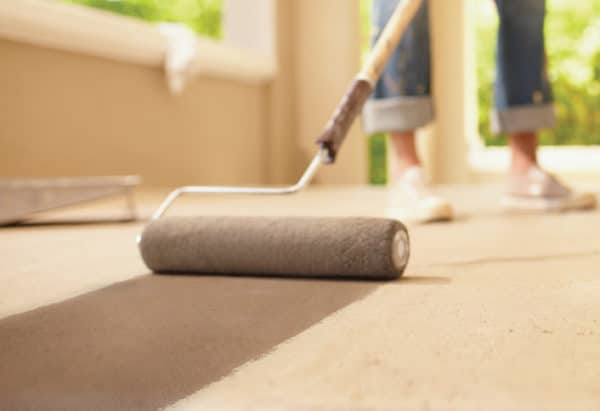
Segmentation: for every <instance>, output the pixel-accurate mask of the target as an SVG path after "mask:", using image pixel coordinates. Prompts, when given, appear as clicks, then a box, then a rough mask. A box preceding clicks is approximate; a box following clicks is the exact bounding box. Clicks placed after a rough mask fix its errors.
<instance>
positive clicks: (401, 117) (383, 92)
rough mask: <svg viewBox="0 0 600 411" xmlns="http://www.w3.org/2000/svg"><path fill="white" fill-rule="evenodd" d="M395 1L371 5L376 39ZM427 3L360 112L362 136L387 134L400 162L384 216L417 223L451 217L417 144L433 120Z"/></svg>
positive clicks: (396, 3) (378, 1)
mask: <svg viewBox="0 0 600 411" xmlns="http://www.w3.org/2000/svg"><path fill="white" fill-rule="evenodd" d="M399 1H401V0H375V1H374V3H373V5H374V8H373V18H374V21H373V25H374V31H375V36H374V41H375V40H377V38H378V36H379V33H380V32H381V30H383V28H384V27H385V24H386V23H387V21H388V20H389V18H390V17H391V15H392V13H393V11H394V9H395V8H396V6H397V5H398V3H399ZM427 3H428V1H427V0H425V1H424V2H423V5H422V6H421V9H420V10H419V11H418V13H417V15H416V16H415V18H414V19H413V21H412V22H411V24H410V25H409V27H408V29H407V30H406V32H405V34H404V36H403V38H402V41H401V42H400V44H399V45H398V47H397V48H396V50H395V52H394V54H393V55H392V57H391V58H390V61H389V62H388V64H387V65H386V67H385V70H384V72H383V74H382V77H381V79H380V81H379V82H378V83H377V85H376V87H375V91H374V93H373V96H372V98H371V99H370V101H369V102H368V103H367V104H366V106H365V109H364V111H363V126H364V129H365V132H366V133H367V134H369V135H372V134H375V133H387V134H389V136H390V143H391V144H390V147H391V149H392V150H393V152H394V153H395V155H396V157H397V159H398V162H397V169H396V170H394V171H395V180H396V181H395V183H394V184H393V187H392V189H391V194H392V196H391V198H390V205H389V207H388V215H389V216H390V217H396V218H397V217H405V218H413V219H416V220H419V221H434V220H448V219H450V218H451V217H452V208H451V207H450V205H449V204H448V202H447V201H445V200H443V199H440V198H439V197H436V196H434V195H433V194H432V193H431V191H430V189H429V183H428V180H427V178H426V176H425V173H424V170H423V169H422V168H421V161H420V159H419V156H418V154H417V150H416V143H415V130H416V129H418V128H420V127H422V126H424V125H426V124H427V123H429V122H430V121H432V120H433V104H432V99H431V95H430V92H431V81H430V55H429V49H430V47H429V13H428V4H427ZM399 199H403V200H407V201H404V202H402V201H399ZM402 203H404V204H402Z"/></svg>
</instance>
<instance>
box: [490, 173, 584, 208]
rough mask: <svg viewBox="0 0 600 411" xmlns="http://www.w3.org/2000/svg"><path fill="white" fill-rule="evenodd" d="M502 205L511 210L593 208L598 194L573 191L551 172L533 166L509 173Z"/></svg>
mask: <svg viewBox="0 0 600 411" xmlns="http://www.w3.org/2000/svg"><path fill="white" fill-rule="evenodd" d="M502 207H503V208H504V209H505V210H508V211H538V212H545V211H570V210H590V209H593V208H596V196H594V195H593V194H592V193H585V192H576V191H573V190H571V189H570V188H569V187H567V186H566V185H565V184H563V183H561V182H560V181H559V180H558V179H557V178H556V177H555V176H553V175H552V174H550V173H548V172H546V171H544V170H542V169H540V168H539V167H535V166H534V167H531V168H530V169H529V170H528V171H527V172H526V173H525V174H522V175H516V174H513V175H511V176H510V177H509V180H508V193H507V194H506V195H505V196H504V198H503V199H502Z"/></svg>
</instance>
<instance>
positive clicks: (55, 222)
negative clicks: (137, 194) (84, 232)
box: [0, 216, 144, 229]
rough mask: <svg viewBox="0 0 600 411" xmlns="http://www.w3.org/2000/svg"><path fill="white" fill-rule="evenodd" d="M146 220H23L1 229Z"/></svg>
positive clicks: (1, 226)
mask: <svg viewBox="0 0 600 411" xmlns="http://www.w3.org/2000/svg"><path fill="white" fill-rule="evenodd" d="M140 222H144V220H141V219H136V218H131V217H121V216H117V217H107V218H98V217H91V218H64V219H52V220H23V221H16V222H13V223H10V224H6V225H0V229H16V228H38V227H71V226H72V227H80V226H97V225H110V224H128V223H129V224H131V223H140Z"/></svg>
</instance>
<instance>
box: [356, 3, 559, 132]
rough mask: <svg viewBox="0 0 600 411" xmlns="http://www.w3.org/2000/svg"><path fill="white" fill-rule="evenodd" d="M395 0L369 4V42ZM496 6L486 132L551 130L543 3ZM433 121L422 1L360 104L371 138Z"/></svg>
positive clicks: (426, 20)
mask: <svg viewBox="0 0 600 411" xmlns="http://www.w3.org/2000/svg"><path fill="white" fill-rule="evenodd" d="M399 1H401V0H374V7H373V25H374V32H375V33H374V39H373V40H374V41H376V40H377V38H378V37H379V34H380V33H381V30H383V28H384V27H385V24H386V23H387V21H388V20H389V18H390V17H391V15H392V13H393V12H394V10H395V8H396V6H397V4H398V2H399ZM479 1H485V0H479ZM496 6H497V8H498V15H499V19H500V25H499V29H498V44H497V52H496V81H495V86H494V110H493V111H492V113H491V124H492V130H493V131H494V132H496V133H501V132H504V133H514V132H525V131H536V130H539V129H542V128H548V127H553V126H554V123H555V114H554V109H553V105H552V89H551V86H550V83H549V81H548V76H547V71H546V54H545V46H544V18H545V14H546V5H545V0H496ZM433 119H434V107H433V101H432V98H431V58H430V33H429V6H428V2H427V0H425V1H424V2H423V5H422V6H421V8H420V10H419V11H418V12H417V14H416V16H415V18H414V20H413V21H412V22H411V24H410V25H409V27H408V28H407V30H406V32H405V34H404V37H403V38H402V41H401V42H400V44H399V45H398V47H397V48H396V50H395V51H394V53H393V55H392V57H391V58H390V61H389V62H388V64H387V65H386V67H385V70H384V72H383V75H382V77H381V79H380V80H379V82H378V83H377V85H376V87H375V91H374V93H373V96H372V98H371V99H370V100H369V102H368V103H367V104H366V106H365V109H364V112H363V125H364V128H365V131H366V132H367V133H369V134H373V133H377V132H391V131H407V130H414V129H416V128H419V127H422V126H424V125H426V124H427V123H429V122H430V121H432V120H433Z"/></svg>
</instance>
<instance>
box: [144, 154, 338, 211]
mask: <svg viewBox="0 0 600 411" xmlns="http://www.w3.org/2000/svg"><path fill="white" fill-rule="evenodd" d="M326 159H327V154H326V152H325V151H324V150H323V149H319V151H318V152H317V154H315V156H314V158H313V159H312V161H311V162H310V164H309V165H308V167H307V168H306V170H305V171H304V174H302V176H301V177H300V179H299V180H298V182H297V183H296V184H294V185H291V186H283V187H228V186H187V187H180V188H178V189H176V190H173V191H172V192H171V193H170V194H169V195H168V196H167V198H166V199H165V200H164V201H163V202H162V204H161V205H160V207H158V209H157V210H156V211H155V212H154V214H153V215H152V220H158V219H159V218H161V217H162V216H163V215H164V214H165V213H166V212H167V210H168V209H169V207H171V205H172V204H173V202H174V201H175V200H177V198H179V197H181V196H183V195H186V194H252V195H284V194H294V193H297V192H299V191H301V190H302V189H304V188H305V187H306V186H308V184H309V183H310V182H311V181H312V179H313V177H314V176H315V174H316V173H317V171H318V170H319V168H320V167H321V165H322V164H324V163H326V162H327V160H326Z"/></svg>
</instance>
